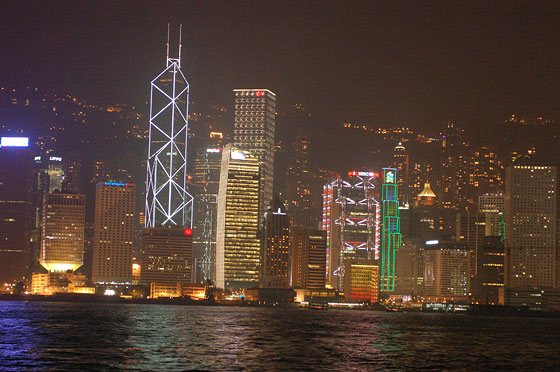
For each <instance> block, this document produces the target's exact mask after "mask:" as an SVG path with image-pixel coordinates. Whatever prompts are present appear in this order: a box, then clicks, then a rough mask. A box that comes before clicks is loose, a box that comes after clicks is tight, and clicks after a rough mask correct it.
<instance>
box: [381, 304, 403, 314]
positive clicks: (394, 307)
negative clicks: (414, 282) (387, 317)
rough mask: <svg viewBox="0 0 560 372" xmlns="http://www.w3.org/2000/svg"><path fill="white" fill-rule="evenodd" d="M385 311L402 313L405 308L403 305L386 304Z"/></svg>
mask: <svg viewBox="0 0 560 372" xmlns="http://www.w3.org/2000/svg"><path fill="white" fill-rule="evenodd" d="M385 311H387V312H390V313H402V312H403V311H404V309H403V307H402V306H401V305H385Z"/></svg>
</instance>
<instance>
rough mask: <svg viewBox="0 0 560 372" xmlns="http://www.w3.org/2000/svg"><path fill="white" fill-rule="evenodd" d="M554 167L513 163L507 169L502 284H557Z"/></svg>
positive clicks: (540, 286) (512, 286)
mask: <svg viewBox="0 0 560 372" xmlns="http://www.w3.org/2000/svg"><path fill="white" fill-rule="evenodd" d="M556 177H557V169H556V167H555V166H550V165H534V164H527V165H523V164H515V163H514V165H512V166H510V167H508V168H507V170H506V196H505V215H506V218H505V224H506V225H505V232H506V234H505V236H506V240H505V251H506V266H505V285H506V287H507V288H524V287H537V288H542V287H556V286H557V277H556V275H557V271H556V270H557V267H556V265H557V240H556V234H557V231H556V208H557V205H556V190H557V186H556V185H557V181H556Z"/></svg>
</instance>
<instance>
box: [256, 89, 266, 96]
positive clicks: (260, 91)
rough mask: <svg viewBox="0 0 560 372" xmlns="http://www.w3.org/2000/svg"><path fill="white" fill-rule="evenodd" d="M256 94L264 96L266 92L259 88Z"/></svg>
mask: <svg viewBox="0 0 560 372" xmlns="http://www.w3.org/2000/svg"><path fill="white" fill-rule="evenodd" d="M255 95H256V96H257V97H262V96H264V92H263V91H262V90H258V91H257V93H255Z"/></svg>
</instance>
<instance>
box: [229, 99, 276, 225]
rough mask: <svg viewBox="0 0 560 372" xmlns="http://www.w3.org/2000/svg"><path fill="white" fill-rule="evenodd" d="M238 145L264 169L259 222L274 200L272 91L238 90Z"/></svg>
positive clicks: (235, 136) (273, 112) (236, 126)
mask: <svg viewBox="0 0 560 372" xmlns="http://www.w3.org/2000/svg"><path fill="white" fill-rule="evenodd" d="M233 92H234V94H235V124H234V132H233V133H234V136H233V140H234V145H235V147H236V148H237V149H239V150H241V151H250V152H251V153H253V154H254V155H255V156H256V157H257V159H258V161H259V166H260V168H261V175H260V191H259V220H260V219H262V217H263V216H264V213H265V212H266V208H267V207H268V205H269V204H270V202H271V201H272V186H273V182H274V130H275V123H276V94H274V93H273V92H271V91H270V90H268V89H235V90H234V91H233Z"/></svg>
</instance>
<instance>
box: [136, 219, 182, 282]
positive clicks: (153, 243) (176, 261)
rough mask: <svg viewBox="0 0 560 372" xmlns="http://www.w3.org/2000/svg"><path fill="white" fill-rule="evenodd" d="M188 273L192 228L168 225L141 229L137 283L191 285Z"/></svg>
mask: <svg viewBox="0 0 560 372" xmlns="http://www.w3.org/2000/svg"><path fill="white" fill-rule="evenodd" d="M191 272H192V229H191V228H189V227H187V228H183V227H181V226H173V225H171V226H160V227H150V228H145V229H144V233H143V236H142V257H141V263H140V283H142V284H150V283H152V284H157V283H174V284H177V283H178V282H181V283H190V282H191Z"/></svg>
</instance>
